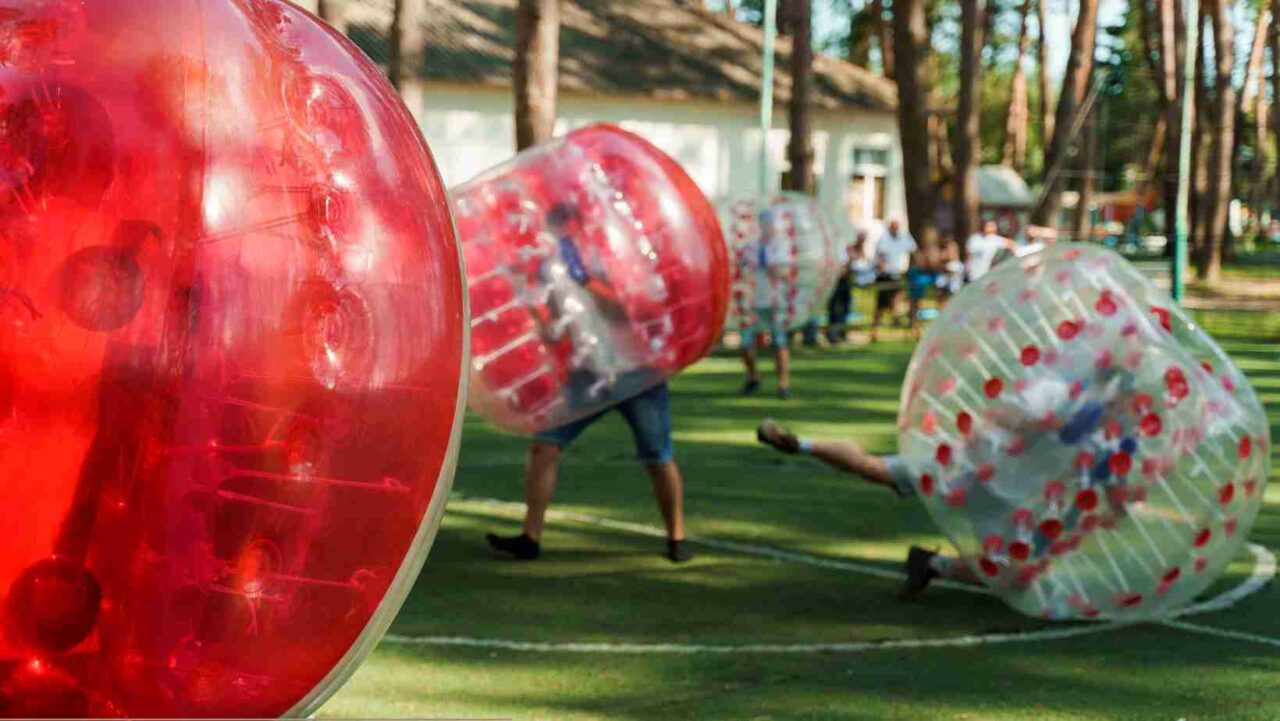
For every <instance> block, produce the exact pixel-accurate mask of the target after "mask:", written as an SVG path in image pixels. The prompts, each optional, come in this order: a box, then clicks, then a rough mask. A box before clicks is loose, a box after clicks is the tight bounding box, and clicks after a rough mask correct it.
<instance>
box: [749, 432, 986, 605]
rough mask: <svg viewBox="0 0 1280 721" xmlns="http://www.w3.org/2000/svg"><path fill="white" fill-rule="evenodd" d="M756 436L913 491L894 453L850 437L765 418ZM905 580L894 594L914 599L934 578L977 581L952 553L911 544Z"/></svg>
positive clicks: (880, 482) (900, 491) (872, 480)
mask: <svg viewBox="0 0 1280 721" xmlns="http://www.w3.org/2000/svg"><path fill="white" fill-rule="evenodd" d="M756 439H757V440H759V441H760V442H761V443H763V444H765V445H768V446H772V447H774V448H776V449H778V450H779V451H782V452H783V453H792V454H795V453H805V454H807V455H810V456H813V457H814V458H816V459H818V460H819V461H822V462H823V463H825V464H827V465H828V466H831V467H832V468H835V469H836V470H839V471H845V472H847V473H852V474H854V475H856V476H859V477H861V478H862V479H864V480H866V481H868V482H870V483H874V484H876V485H879V486H886V487H888V488H890V489H891V490H893V492H894V493H896V494H898V496H899V497H900V498H906V497H909V496H912V495H914V492H915V489H914V488H913V487H912V486H911V482H910V480H909V479H908V478H907V475H906V472H905V468H904V467H903V466H902V464H901V462H900V461H899V460H898V459H897V458H896V457H895V456H876V455H872V454H871V453H868V452H867V451H866V450H865V449H863V448H862V446H859V445H858V444H856V443H854V442H852V441H809V440H806V439H803V438H799V437H797V436H796V435H795V434H794V433H792V432H790V431H788V430H787V429H785V428H783V427H782V426H780V425H778V424H777V423H776V422H774V421H773V420H771V419H768V418H766V419H765V420H764V421H763V422H761V423H760V426H759V428H757V429H756ZM905 570H906V574H907V578H906V581H905V582H904V583H903V586H902V590H901V591H899V592H898V597H899V598H902V599H904V600H914V599H916V598H917V597H919V595H920V594H921V593H922V592H923V591H924V589H925V588H927V587H928V586H929V584H930V583H931V582H932V581H933V579H935V578H945V579H948V580H952V581H958V582H960V583H970V584H974V585H979V583H980V582H979V580H978V578H977V576H976V575H974V573H973V571H972V569H970V568H969V565H968V564H967V563H965V562H964V561H963V560H961V559H959V558H956V557H955V556H949V555H944V554H941V553H937V552H934V551H927V550H925V549H923V548H920V547H918V546H912V547H911V550H910V552H909V553H908V555H907V562H906V569H905Z"/></svg>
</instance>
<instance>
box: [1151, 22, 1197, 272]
mask: <svg viewBox="0 0 1280 721" xmlns="http://www.w3.org/2000/svg"><path fill="white" fill-rule="evenodd" d="M1157 3H1158V5H1157V7H1158V8H1159V11H1160V15H1159V16H1160V68H1161V72H1160V78H1161V80H1160V83H1161V88H1162V90H1161V95H1162V96H1163V97H1164V99H1165V110H1164V118H1165V121H1164V125H1165V152H1164V157H1165V180H1164V208H1165V211H1164V215H1165V219H1164V225H1165V236H1166V237H1167V238H1168V237H1169V236H1171V235H1172V231H1173V229H1174V227H1173V226H1174V218H1176V217H1177V214H1178V169H1179V166H1180V164H1181V162H1182V107H1181V105H1180V103H1179V102H1178V101H1179V98H1180V97H1181V92H1182V90H1181V88H1182V83H1183V81H1184V80H1185V75H1186V73H1185V72H1184V71H1183V68H1182V66H1183V58H1184V57H1185V53H1186V52H1187V48H1186V45H1187V23H1186V20H1185V19H1184V17H1183V14H1182V12H1181V9H1180V8H1179V7H1178V4H1177V3H1176V0H1157ZM1194 122H1195V112H1194V109H1193V111H1192V123H1193V125H1192V127H1195V126H1194ZM1168 239H1169V240H1172V238H1168ZM1165 249H1166V252H1167V253H1169V254H1171V253H1173V243H1172V242H1170V243H1167V244H1166V245H1165Z"/></svg>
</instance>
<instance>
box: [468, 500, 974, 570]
mask: <svg viewBox="0 0 1280 721" xmlns="http://www.w3.org/2000/svg"><path fill="white" fill-rule="evenodd" d="M450 502H451V503H457V502H463V503H466V504H469V505H478V506H485V507H487V508H493V509H498V510H502V511H508V512H512V513H520V514H523V513H524V504H523V503H518V502H512V501H500V500H498V499H496V498H471V497H468V496H463V495H459V494H456V493H455V494H454V495H453V497H452V499H451V500H450ZM547 518H549V519H551V520H553V521H573V522H574V523H581V524H583V525H587V526H595V527H597V528H608V529H610V530H614V531H623V532H626V533H634V534H636V535H640V536H650V537H653V538H666V537H667V532H666V531H665V530H663V529H661V528H659V527H657V526H648V525H645V524H642V523H630V522H628V521H615V520H613V519H611V518H600V517H598V516H589V515H586V514H583V513H574V512H573V511H556V510H550V511H547ZM688 541H689V542H690V543H696V544H698V545H699V546H705V547H707V548H714V549H716V550H718V551H729V552H732V553H740V554H742V555H746V556H758V557H760V558H767V559H769V560H771V561H779V562H786V563H800V564H804V565H807V566H816V567H818V568H830V569H833V570H837V571H849V572H851V573H860V574H862V575H864V576H875V577H877V578H887V579H890V580H894V581H901V580H902V579H904V578H906V575H905V574H903V573H900V572H898V571H890V570H889V569H887V568H881V567H880V566H875V565H872V564H869V563H858V562H856V561H842V560H839V559H836V558H824V557H822V556H813V555H810V554H808V553H800V552H798V551H788V550H785V549H781V548H774V547H772V546H759V545H756V544H752V543H739V542H737V541H725V540H722V539H718V538H706V537H703V536H697V535H693V536H688ZM931 585H934V586H942V587H945V588H950V589H954V590H957V591H966V592H968V593H977V594H983V595H990V591H988V590H987V589H985V588H982V587H980V586H970V585H967V584H963V583H953V582H951V581H945V580H944V581H936V582H934V583H933V584H931Z"/></svg>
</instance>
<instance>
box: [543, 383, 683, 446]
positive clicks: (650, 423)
mask: <svg viewBox="0 0 1280 721" xmlns="http://www.w3.org/2000/svg"><path fill="white" fill-rule="evenodd" d="M611 410H616V411H618V412H619V413H621V414H622V417H623V418H624V419H626V421H627V425H628V426H630V427H631V437H632V438H633V439H634V440H635V444H636V459H637V460H639V461H640V462H642V463H665V462H667V461H670V460H672V459H673V458H674V457H675V449H674V446H673V444H672V442H671V397H670V394H669V393H668V392H667V384H666V382H665V381H664V382H662V383H659V384H658V385H656V386H653V387H652V388H650V389H648V390H646V391H645V392H643V393H641V394H640V395H638V396H632V397H631V398H628V399H626V400H625V401H622V402H621V403H619V404H618V405H616V406H613V407H612V408H606V409H604V410H602V411H600V412H599V413H595V414H593V415H590V416H587V417H585V418H580V419H578V420H576V421H574V422H572V423H568V424H566V425H563V426H560V427H559V428H552V429H550V430H546V431H543V432H541V433H538V434H536V435H534V437H533V439H534V440H535V441H538V442H540V443H549V444H551V445H553V446H559V447H560V448H566V447H568V446H569V444H571V443H573V441H574V439H576V438H577V437H578V436H580V435H582V432H583V431H585V430H587V429H588V428H590V427H591V425H592V424H593V423H595V422H596V421H598V420H600V419H601V418H603V417H604V416H605V414H607V413H608V412H609V411H611Z"/></svg>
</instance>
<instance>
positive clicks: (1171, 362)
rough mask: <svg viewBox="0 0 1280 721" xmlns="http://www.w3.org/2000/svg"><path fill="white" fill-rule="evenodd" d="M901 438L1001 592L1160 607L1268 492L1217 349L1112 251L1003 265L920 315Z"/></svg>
mask: <svg viewBox="0 0 1280 721" xmlns="http://www.w3.org/2000/svg"><path fill="white" fill-rule="evenodd" d="M900 424H901V433H900V448H901V452H902V454H903V456H904V458H905V460H906V462H907V464H908V467H909V468H910V470H911V472H912V473H913V475H914V479H915V483H916V487H917V490H918V491H919V495H920V497H921V498H922V499H923V501H924V504H925V506H926V507H927V509H928V511H929V513H930V515H931V516H932V517H933V519H934V521H935V522H936V523H937V524H938V527H939V528H940V529H941V530H942V531H944V532H945V533H946V534H947V536H948V537H950V539H951V541H952V542H953V543H954V544H955V546H956V548H957V549H958V550H959V551H960V553H961V555H962V556H963V557H964V558H965V559H966V560H967V561H968V562H969V564H970V565H971V566H972V568H973V570H974V571H975V572H976V573H977V575H978V576H979V577H980V578H981V579H982V581H983V582H984V583H985V584H986V585H987V586H988V587H990V588H991V589H992V590H993V591H995V592H996V593H997V594H999V595H1000V597H1001V598H1003V599H1004V600H1005V601H1006V602H1008V603H1009V605H1011V606H1012V607H1014V608H1015V609H1017V610H1018V611H1021V612H1023V613H1025V614H1028V615H1033V616H1043V617H1046V618H1051V619H1065V618H1097V617H1102V618H1118V619H1137V618H1150V617H1158V616H1161V615H1165V614H1168V613H1170V612H1171V611H1173V610H1175V609H1177V608H1178V607H1180V606H1183V605H1185V604H1187V603H1188V602H1189V601H1190V600H1191V599H1193V598H1194V597H1195V596H1196V595H1197V594H1199V593H1200V592H1202V591H1203V590H1205V588H1207V587H1208V586H1209V584H1210V583H1212V582H1213V580H1214V579H1215V578H1217V577H1218V576H1219V575H1220V574H1221V573H1222V571H1223V569H1224V568H1225V567H1226V566H1227V564H1228V563H1229V562H1230V561H1231V559H1232V557H1233V556H1234V555H1235V553H1236V552H1237V551H1238V550H1239V548H1240V546H1241V544H1242V543H1243V542H1244V540H1245V536H1246V535H1247V534H1248V532H1249V529H1250V527H1251V526H1252V524H1253V521H1254V517H1255V516H1256V515H1257V513H1258V509H1259V507H1260V506H1261V504H1262V496H1263V487H1264V485H1265V483H1266V479H1267V471H1268V458H1269V448H1270V438H1269V426H1268V423H1267V419H1266V416H1265V414H1264V412H1263V408H1262V405H1261V404H1260V402H1259V400H1258V397H1257V395H1255V393H1254V391H1253V389H1252V388H1251V387H1250V386H1249V383H1248V382H1247V381H1246V380H1245V378H1244V376H1243V375H1242V374H1241V373H1240V370H1239V369H1238V368H1236V366H1235V365H1234V364H1233V363H1232V362H1231V360H1230V359H1229V358H1228V357H1227V356H1226V354H1225V353H1223V351H1222V349H1221V348H1219V347H1218V345H1217V344H1216V343H1215V342H1214V341H1213V339H1212V338H1210V337H1209V336H1208V335H1207V334H1206V333H1205V332H1204V331H1203V330H1201V329H1200V328H1199V327H1197V326H1196V324H1195V323H1194V322H1193V321H1192V320H1191V319H1190V318H1189V317H1188V316H1187V315H1186V314H1185V313H1184V312H1183V311H1182V310H1181V309H1180V308H1179V307H1177V306H1176V305H1175V304H1174V303H1173V301H1172V300H1171V299H1170V298H1169V296H1168V295H1166V294H1165V293H1164V292H1163V291H1161V290H1159V289H1157V288H1156V287H1155V286H1154V285H1153V284H1152V283H1151V282H1150V281H1149V280H1148V279H1147V278H1145V277H1143V276H1142V275H1141V274H1139V273H1138V272H1137V270H1136V269H1135V268H1134V267H1133V266H1131V265H1130V264H1129V263H1127V262H1126V261H1125V260H1123V259H1122V258H1120V257H1119V256H1117V255H1115V254H1113V253H1111V252H1109V251H1106V250H1101V249H1097V248H1093V247H1088V246H1074V245H1061V246H1051V247H1049V248H1048V249H1047V250H1045V251H1043V252H1041V253H1038V254H1035V255H1032V256H1029V257H1026V258H1021V259H1017V260H1011V261H1009V262H1007V263H1004V264H1002V265H1001V266H999V267H998V268H997V269H996V270H995V271H993V272H992V273H991V274H990V275H987V276H985V277H983V278H982V280H981V281H979V282H977V283H975V284H973V285H971V286H969V287H968V288H966V289H965V290H964V291H963V292H962V293H960V294H959V295H957V296H956V297H955V298H954V299H953V300H952V301H951V303H949V304H948V305H947V307H946V309H945V310H944V311H943V313H942V316H941V317H940V318H939V319H938V320H937V321H936V322H934V323H933V324H932V325H931V326H930V327H929V329H928V330H927V331H926V333H925V335H924V338H923V340H922V341H921V343H920V345H919V347H918V348H917V350H916V353H915V355H914V357H913V358H912V360H911V365H910V368H909V370H908V372H907V377H906V380H905V382H904V386H903V396H902V408H901V414H900Z"/></svg>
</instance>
